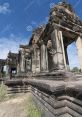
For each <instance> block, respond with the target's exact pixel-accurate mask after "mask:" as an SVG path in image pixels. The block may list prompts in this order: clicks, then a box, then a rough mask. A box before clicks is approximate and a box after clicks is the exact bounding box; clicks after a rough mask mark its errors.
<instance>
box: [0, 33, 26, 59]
mask: <svg viewBox="0 0 82 117" xmlns="http://www.w3.org/2000/svg"><path fill="white" fill-rule="evenodd" d="M27 43H28V40H27V39H25V38H22V37H21V36H15V35H14V34H11V35H10V36H9V37H8V38H7V37H2V38H0V58H1V59H5V58H6V57H7V54H8V52H9V51H12V52H15V53H17V52H18V50H19V45H20V44H27Z"/></svg>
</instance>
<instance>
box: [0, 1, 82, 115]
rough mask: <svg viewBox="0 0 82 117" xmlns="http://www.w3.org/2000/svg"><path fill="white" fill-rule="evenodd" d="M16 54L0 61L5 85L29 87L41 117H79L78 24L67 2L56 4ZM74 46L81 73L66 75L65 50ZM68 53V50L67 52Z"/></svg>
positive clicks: (81, 52)
mask: <svg viewBox="0 0 82 117" xmlns="http://www.w3.org/2000/svg"><path fill="white" fill-rule="evenodd" d="M29 40H30V41H29V43H28V44H27V45H20V50H19V52H18V53H17V54H16V53H12V52H9V53H8V57H7V59H6V60H0V77H1V76H2V75H1V73H2V72H3V67H4V66H5V65H6V66H7V74H8V75H9V76H10V78H12V79H10V80H6V82H5V84H6V85H7V86H9V87H12V89H13V88H14V89H15V90H16V87H17V88H18V87H19V86H20V87H22V86H23V90H24V88H26V87H27V88H28V86H30V88H31V93H32V97H33V99H34V100H35V102H36V103H37V105H38V106H39V107H40V108H41V109H42V113H43V114H42V117H82V21H81V20H80V18H79V17H78V16H77V15H76V13H75V11H74V9H73V8H72V6H71V5H70V4H69V3H67V2H65V1H64V2H59V3H58V4H57V5H55V6H54V7H53V8H52V9H51V11H50V15H49V21H48V23H47V24H46V25H43V26H39V27H38V28H37V29H35V30H34V31H33V32H32V36H31V38H30V39H29ZM73 42H75V44H76V47H77V53H78V58H79V63H80V69H81V73H79V74H77V73H72V72H70V71H69V67H68V66H69V59H68V54H67V47H68V46H69V45H70V44H71V43H73ZM71 51H72V50H71ZM14 77H15V78H14Z"/></svg>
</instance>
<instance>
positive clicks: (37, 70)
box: [36, 48, 40, 72]
mask: <svg viewBox="0 0 82 117" xmlns="http://www.w3.org/2000/svg"><path fill="white" fill-rule="evenodd" d="M36 72H40V50H39V48H37V49H36Z"/></svg>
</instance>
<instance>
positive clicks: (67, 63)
mask: <svg viewBox="0 0 82 117" xmlns="http://www.w3.org/2000/svg"><path fill="white" fill-rule="evenodd" d="M64 49H65V58H66V66H67V70H70V67H69V59H68V54H67V46H65V47H64Z"/></svg>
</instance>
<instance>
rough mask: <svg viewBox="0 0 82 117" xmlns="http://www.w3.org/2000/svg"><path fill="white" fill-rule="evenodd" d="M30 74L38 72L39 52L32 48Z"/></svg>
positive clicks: (37, 49)
mask: <svg viewBox="0 0 82 117" xmlns="http://www.w3.org/2000/svg"><path fill="white" fill-rule="evenodd" d="M32 72H33V73H38V72H40V50H39V48H34V50H33V54H32Z"/></svg>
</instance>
